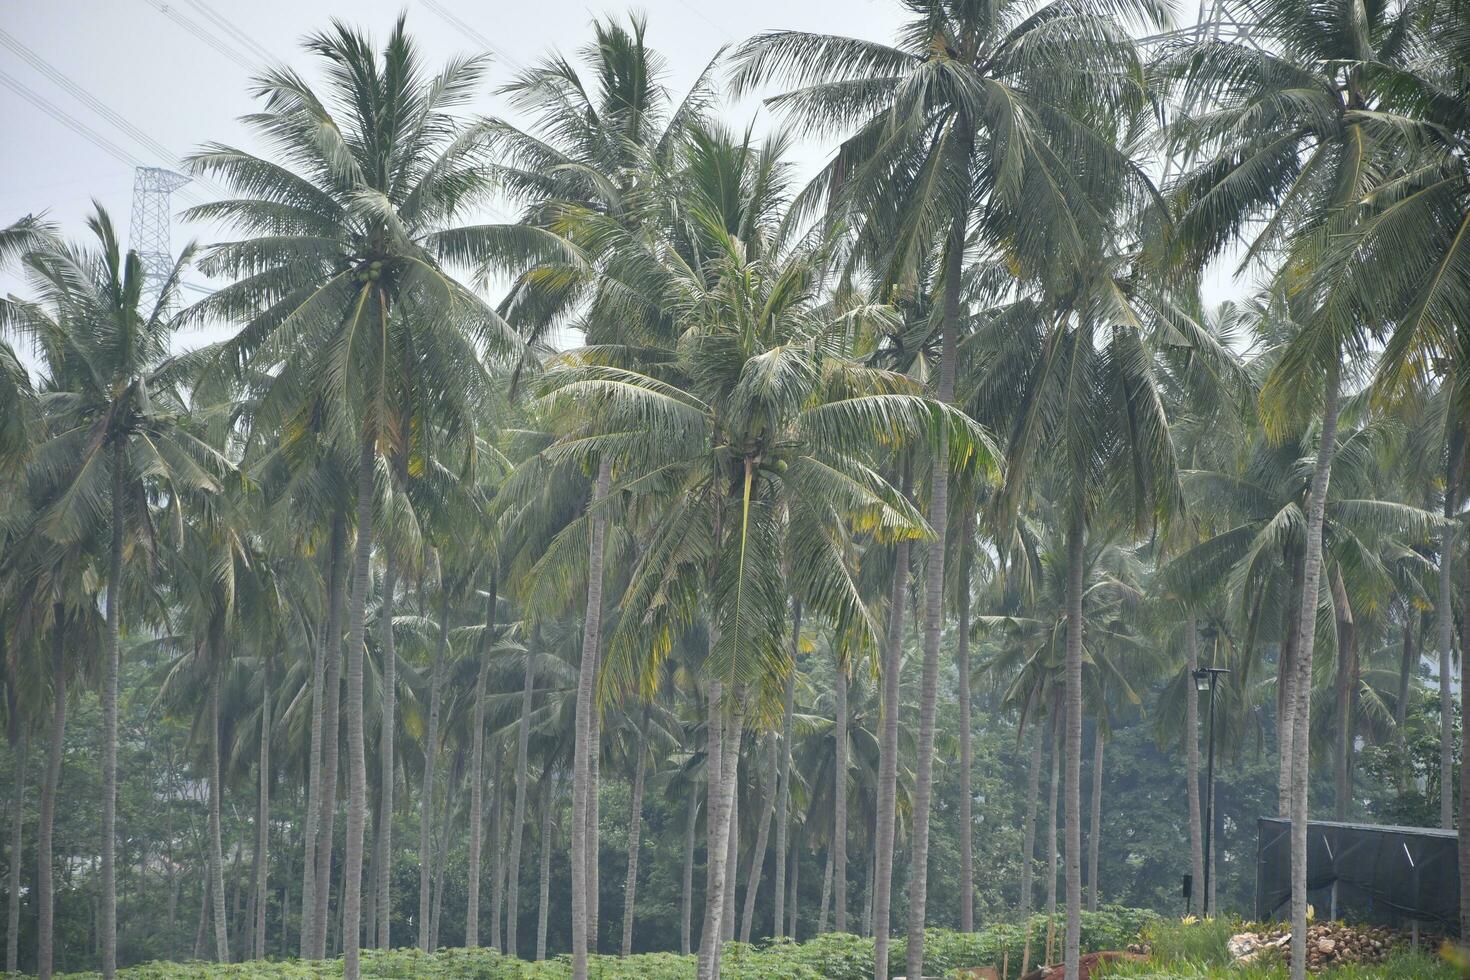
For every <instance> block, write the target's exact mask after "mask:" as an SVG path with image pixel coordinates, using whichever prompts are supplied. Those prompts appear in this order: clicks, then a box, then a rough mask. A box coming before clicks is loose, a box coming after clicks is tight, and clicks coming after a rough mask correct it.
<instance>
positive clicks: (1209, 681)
mask: <svg viewBox="0 0 1470 980" xmlns="http://www.w3.org/2000/svg"><path fill="white" fill-rule="evenodd" d="M1228 673H1230V671H1229V670H1228V669H1226V668H1224V667H1201V668H1199V669H1198V670H1196V671H1195V672H1194V689H1195V690H1196V691H1198V692H1199V693H1201V694H1206V693H1207V694H1209V696H1210V734H1209V740H1210V750H1209V762H1208V763H1207V764H1206V767H1205V773H1206V775H1205V881H1204V891H1203V892H1202V893H1201V894H1200V899H1199V906H1200V909H1201V911H1202V912H1203V916H1202V917H1203V918H1206V919H1207V918H1209V917H1210V912H1211V911H1213V910H1212V909H1211V908H1210V846H1211V845H1212V844H1213V843H1214V838H1215V680H1216V678H1218V677H1219V676H1220V675H1221V674H1228Z"/></svg>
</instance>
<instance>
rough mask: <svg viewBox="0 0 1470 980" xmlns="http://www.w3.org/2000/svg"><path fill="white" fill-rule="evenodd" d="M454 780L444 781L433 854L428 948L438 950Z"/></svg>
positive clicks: (452, 827) (451, 828)
mask: <svg viewBox="0 0 1470 980" xmlns="http://www.w3.org/2000/svg"><path fill="white" fill-rule="evenodd" d="M454 785H455V784H454V780H452V779H448V780H445V784H444V792H443V793H442V794H441V795H442V796H443V797H444V805H443V807H441V809H440V813H439V847H438V849H437V850H436V851H435V854H434V887H433V892H434V901H433V904H432V906H430V911H429V948H430V949H438V948H439V928H440V926H442V925H443V923H444V916H443V912H444V874H445V872H446V871H447V870H448V865H449V837H450V835H451V834H452V833H453V832H454ZM471 819H473V818H471Z"/></svg>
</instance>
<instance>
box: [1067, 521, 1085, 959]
mask: <svg viewBox="0 0 1470 980" xmlns="http://www.w3.org/2000/svg"><path fill="white" fill-rule="evenodd" d="M1074 507H1075V508H1076V510H1075V512H1074V514H1073V516H1072V526H1071V528H1070V529H1069V532H1068V535H1067V552H1068V554H1067V587H1068V591H1067V668H1066V702H1067V714H1066V737H1067V749H1066V754H1067V766H1066V769H1067V773H1066V795H1067V938H1066V946H1065V948H1064V950H1063V962H1064V963H1065V964H1066V977H1067V980H1077V976H1078V973H1077V971H1078V964H1079V962H1080V960H1079V958H1080V956H1081V940H1082V564H1083V561H1084V555H1083V545H1084V534H1085V533H1086V525H1085V518H1084V516H1083V514H1082V502H1081V501H1080V500H1079V501H1077V502H1076V503H1075V504H1074Z"/></svg>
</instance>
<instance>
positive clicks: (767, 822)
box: [740, 735, 779, 943]
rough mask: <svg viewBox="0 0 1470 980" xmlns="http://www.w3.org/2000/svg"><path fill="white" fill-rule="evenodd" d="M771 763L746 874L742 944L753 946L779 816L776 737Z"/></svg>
mask: <svg viewBox="0 0 1470 980" xmlns="http://www.w3.org/2000/svg"><path fill="white" fill-rule="evenodd" d="M767 745H768V752H769V755H770V759H769V761H768V763H767V766H766V774H767V775H766V787H767V789H766V799H765V802H764V803H763V804H762V806H761V818H760V825H759V827H760V829H759V830H757V831H756V837H755V850H753V851H751V852H750V868H749V870H748V871H747V872H746V874H745V908H744V910H742V912H741V915H740V941H741V942H742V943H748V942H750V930H751V927H752V926H753V925H754V924H755V900H756V896H757V895H759V894H760V890H761V874H762V872H763V871H764V870H765V866H766V845H767V844H768V843H769V842H770V834H771V818H772V817H773V816H775V814H776V795H777V793H778V792H779V790H778V789H777V787H776V778H777V772H778V767H779V763H778V761H777V746H776V738H775V736H774V735H772V736H769V737H768V738H767Z"/></svg>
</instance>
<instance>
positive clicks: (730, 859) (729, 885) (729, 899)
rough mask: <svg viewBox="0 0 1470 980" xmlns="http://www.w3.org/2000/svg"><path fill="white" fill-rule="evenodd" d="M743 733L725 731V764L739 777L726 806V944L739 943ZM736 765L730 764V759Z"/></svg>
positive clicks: (723, 924) (722, 922)
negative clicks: (737, 888) (737, 911)
mask: <svg viewBox="0 0 1470 980" xmlns="http://www.w3.org/2000/svg"><path fill="white" fill-rule="evenodd" d="M740 742H741V735H740V733H738V732H737V733H735V734H734V735H733V736H732V735H731V732H730V729H729V727H726V729H725V753H726V755H725V762H726V765H727V766H729V765H733V767H734V769H735V772H736V775H735V776H734V777H733V778H732V779H731V780H730V784H731V785H730V790H729V799H728V800H727V801H726V806H727V807H728V809H729V816H728V819H729V823H730V829H729V833H727V834H726V835H725V888H724V896H723V897H722V899H721V901H720V916H721V918H720V937H721V938H722V939H723V940H724V941H725V942H727V943H728V942H733V941H734V940H735V884H736V882H735V879H736V877H737V876H738V875H739V874H740V777H739V775H738V774H739V772H740ZM731 756H733V757H734V762H733V763H732V762H730V761H729V760H730V757H731Z"/></svg>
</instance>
